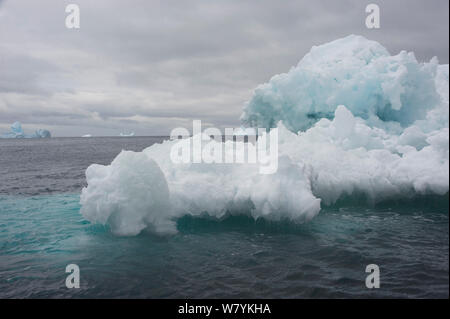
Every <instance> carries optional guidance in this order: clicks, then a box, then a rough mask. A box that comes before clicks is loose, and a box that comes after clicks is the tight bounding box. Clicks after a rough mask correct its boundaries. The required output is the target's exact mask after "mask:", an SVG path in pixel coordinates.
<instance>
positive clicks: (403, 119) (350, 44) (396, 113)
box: [241, 35, 448, 132]
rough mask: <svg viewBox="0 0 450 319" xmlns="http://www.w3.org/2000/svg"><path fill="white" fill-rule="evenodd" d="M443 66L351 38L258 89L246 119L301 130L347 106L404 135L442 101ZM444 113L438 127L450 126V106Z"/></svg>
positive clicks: (312, 55) (317, 51) (317, 50)
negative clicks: (439, 86)
mask: <svg viewBox="0 0 450 319" xmlns="http://www.w3.org/2000/svg"><path fill="white" fill-rule="evenodd" d="M438 67H439V65H438V62H437V59H432V60H431V61H430V62H429V63H418V62H417V60H416V58H415V57H414V54H413V53H412V52H409V53H408V52H405V51H402V52H400V53H399V54H397V55H394V56H391V55H390V54H389V53H388V51H387V50H386V49H385V48H384V47H383V46H382V45H380V44H379V43H377V42H375V41H369V40H367V39H365V38H364V37H361V36H355V35H351V36H348V37H346V38H343V39H339V40H335V41H333V42H330V43H327V44H324V45H321V46H317V47H313V48H312V49H311V51H310V52H309V53H308V54H307V55H305V57H304V58H303V59H302V60H301V61H300V63H299V64H298V65H297V66H296V67H294V68H292V69H291V70H290V71H289V72H288V73H283V74H279V75H276V76H274V77H272V79H270V81H269V82H268V83H265V84H262V85H260V86H258V87H257V88H256V90H255V92H254V95H253V97H252V98H251V100H250V102H248V103H247V105H246V106H245V108H244V112H243V114H242V116H241V119H242V121H243V122H244V123H246V124H247V125H249V126H256V127H275V126H276V125H277V123H278V122H279V121H280V120H281V121H283V123H284V125H285V126H286V127H287V128H288V129H290V130H291V131H293V132H298V131H299V130H306V129H308V128H310V127H311V126H312V125H314V123H316V122H317V121H319V120H320V119H322V118H328V119H332V118H333V116H334V111H335V110H336V108H337V106H338V105H345V106H346V108H347V109H349V110H350V111H351V112H352V114H353V115H355V116H358V117H361V118H363V119H365V120H366V121H367V122H368V123H369V125H371V126H379V127H381V128H383V129H397V131H400V130H401V128H402V127H407V126H409V125H411V124H412V123H414V122H415V121H417V120H422V119H425V117H426V115H427V113H428V111H430V110H432V109H434V108H435V107H436V105H437V104H438V103H439V94H438V92H437V90H436V85H435V78H436V72H437V69H438ZM442 111H443V114H441V116H442V117H441V118H440V120H438V119H436V120H438V122H439V123H432V124H433V127H435V125H439V126H440V127H442V126H445V123H448V108H447V109H445V110H444V109H443V110H442ZM447 125H448V124H447Z"/></svg>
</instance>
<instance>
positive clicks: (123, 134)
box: [119, 132, 135, 137]
mask: <svg viewBox="0 0 450 319" xmlns="http://www.w3.org/2000/svg"><path fill="white" fill-rule="evenodd" d="M134 135H135V134H134V132H129V133H126V132H124V133H120V134H119V136H120V137H132V136H134Z"/></svg>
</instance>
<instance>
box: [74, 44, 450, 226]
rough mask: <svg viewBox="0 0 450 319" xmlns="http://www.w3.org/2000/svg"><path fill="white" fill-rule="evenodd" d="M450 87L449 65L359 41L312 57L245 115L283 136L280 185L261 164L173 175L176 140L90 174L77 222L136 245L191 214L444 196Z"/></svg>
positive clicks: (262, 213) (199, 166) (273, 84)
mask: <svg viewBox="0 0 450 319" xmlns="http://www.w3.org/2000/svg"><path fill="white" fill-rule="evenodd" d="M448 77H449V67H448V65H439V64H438V62H437V60H436V59H432V60H431V61H430V62H428V63H419V62H417V60H416V59H415V57H414V55H413V54H412V53H406V52H400V53H399V54H398V55H395V56H391V55H389V53H388V52H387V50H386V49H385V48H383V47H382V46H381V45H380V44H378V43H376V42H374V41H369V40H367V39H365V38H363V37H359V36H349V37H346V38H344V39H340V40H336V41H333V42H331V43H327V44H324V45H322V46H318V47H314V48H312V49H311V52H310V53H308V54H307V55H306V56H305V57H304V58H303V59H302V60H301V61H300V63H299V64H298V66H297V67H295V68H293V69H291V70H290V71H289V72H288V73H286V74H282V75H277V76H275V77H273V78H272V79H271V80H270V81H269V83H267V84H263V85H261V86H259V87H258V88H256V90H255V93H254V95H253V97H252V99H251V100H250V102H249V103H248V104H247V105H246V106H245V108H244V113H243V115H242V120H243V123H245V124H247V126H250V127H255V128H256V127H265V128H268V127H278V155H279V157H278V163H279V165H278V170H277V171H276V172H275V173H274V174H271V175H262V174H260V173H259V170H258V166H257V165H254V164H206V163H195V164H193V163H186V164H175V163H174V162H172V161H171V158H170V153H171V149H172V147H173V146H174V145H175V143H178V141H176V140H172V141H165V142H163V143H161V144H154V145H152V146H150V147H149V148H147V149H145V150H144V151H142V152H137V153H135V152H129V151H122V152H121V153H120V154H119V155H118V156H117V157H116V159H114V161H113V162H112V163H111V165H106V166H103V165H97V164H93V165H91V166H90V167H89V168H88V169H87V171H86V178H87V183H88V186H87V187H85V188H84V189H83V190H82V194H81V204H82V208H81V213H82V214H83V216H84V217H85V218H86V219H88V220H89V221H91V222H97V223H101V224H107V225H109V226H110V227H111V230H112V231H113V232H114V233H115V234H119V235H136V234H138V233H140V232H141V231H143V230H145V229H146V230H150V231H153V232H156V233H173V232H176V220H177V219H178V218H179V217H181V216H183V215H186V214H190V215H194V216H198V215H203V214H207V215H209V216H213V217H217V218H221V217H223V216H226V215H228V214H247V215H250V216H252V217H254V218H255V219H256V218H260V217H262V218H265V219H268V220H283V219H289V220H292V221H294V222H304V221H307V220H310V219H311V218H313V217H314V216H316V215H317V214H318V213H319V212H320V209H321V206H323V205H332V204H334V203H336V202H337V201H338V200H340V199H343V198H347V197H352V196H358V197H363V198H366V200H367V201H368V202H369V203H376V202H378V201H383V200H386V199H397V198H400V199H402V198H404V199H408V198H412V197H414V196H417V195H438V196H439V195H442V196H445V195H447V196H448V191H449V125H448V119H449V117H448V114H449V98H448V90H449V78H448ZM242 130H243V131H245V129H242ZM193 138H194V137H190V138H186V139H185V140H183V141H184V142H185V143H191V142H192V140H193ZM203 138H204V139H205V140H207V139H209V137H208V136H203ZM210 142H211V143H213V144H214V143H217V145H219V146H220V147H223V148H225V149H226V148H230V147H233V146H232V141H225V142H221V141H217V142H216V141H214V140H210ZM248 147H250V146H249V143H248V144H246V148H248ZM245 151H246V150H245V148H244V149H240V150H236V152H245Z"/></svg>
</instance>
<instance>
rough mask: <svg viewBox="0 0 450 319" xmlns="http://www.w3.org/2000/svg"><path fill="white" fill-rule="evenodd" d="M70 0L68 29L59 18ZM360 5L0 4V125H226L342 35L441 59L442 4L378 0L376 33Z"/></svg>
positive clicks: (9, 0)
mask: <svg viewBox="0 0 450 319" xmlns="http://www.w3.org/2000/svg"><path fill="white" fill-rule="evenodd" d="M72 2H75V3H77V4H79V6H80V9H81V29H79V30H68V29H66V28H65V26H64V19H65V16H66V13H65V12H64V8H65V5H66V4H68V3H72ZM371 2H372V1H361V0H341V1H334V0H328V1H327V0H319V1H298V0H292V1H291V0H287V1H283V2H281V3H280V2H278V1H273V0H258V1H256V0H240V1H238V0H217V1H208V0H189V1H176V0H166V1H156V0H154V1H148V0H130V1H119V0H96V1H88V0H77V1H60V0H41V1H25V0H6V1H2V0H0V126H1V127H7V126H8V124H9V123H11V122H13V121H15V120H20V121H22V122H23V123H24V124H26V123H29V125H40V126H41V127H42V126H43V125H44V126H45V125H48V127H49V128H52V129H54V132H53V135H55V136H58V135H75V136H78V135H79V132H81V131H83V132H84V133H93V134H95V135H115V134H116V133H117V130H118V129H127V130H128V129H129V130H134V131H136V132H137V133H138V134H145V135H151V134H157V135H165V134H168V133H169V132H170V129H171V128H173V127H175V126H176V125H189V121H191V120H192V119H202V120H203V121H204V122H205V123H209V124H214V125H217V126H219V127H223V126H238V125H239V115H240V112H241V109H242V106H243V104H244V103H245V101H246V100H248V99H249V98H250V97H251V93H252V90H253V89H254V88H255V87H256V86H257V85H258V84H259V83H263V82H265V81H267V80H269V78H270V77H271V76H273V75H275V74H278V73H282V72H286V71H287V70H289V68H290V67H291V66H293V65H296V64H297V63H298V61H299V60H300V59H301V58H302V57H303V55H304V54H306V53H307V52H308V51H309V49H310V48H311V46H312V45H318V44H321V43H324V42H327V41H331V40H334V39H336V38H339V37H343V36H346V35H348V34H350V33H353V34H361V35H364V36H366V37H368V38H370V39H373V40H377V41H379V42H380V43H381V44H383V45H384V46H386V47H387V48H388V50H389V51H390V52H391V53H394V54H395V53H398V52H399V51H400V50H408V51H414V52H415V54H416V56H417V58H418V59H419V60H420V61H428V60H429V59H431V58H432V57H433V56H438V58H439V60H440V62H441V63H448V54H449V50H448V6H449V4H448V0H435V1H431V2H430V1H424V0H379V1H377V2H376V3H377V4H379V6H380V9H381V29H380V30H368V29H366V27H365V25H364V20H365V16H366V13H365V11H364V9H365V6H366V5H367V4H368V3H371ZM124 126H126V127H124ZM1 127H0V128H1ZM87 131H88V132H87Z"/></svg>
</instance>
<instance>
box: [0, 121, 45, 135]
mask: <svg viewBox="0 0 450 319" xmlns="http://www.w3.org/2000/svg"><path fill="white" fill-rule="evenodd" d="M49 137H51V134H50V132H49V131H47V130H43V129H38V130H36V131H35V132H34V133H33V134H25V132H24V131H23V129H22V124H21V123H20V122H14V123H13V125H11V131H10V132H7V133H4V134H2V135H0V138H49Z"/></svg>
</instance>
